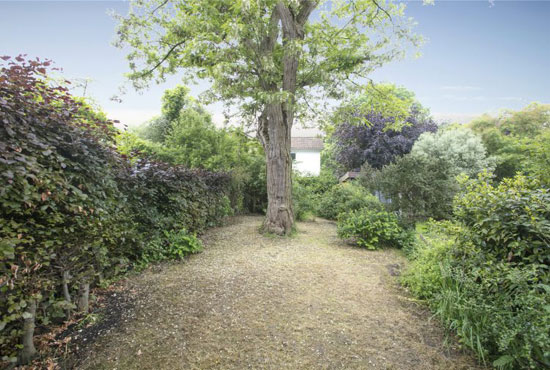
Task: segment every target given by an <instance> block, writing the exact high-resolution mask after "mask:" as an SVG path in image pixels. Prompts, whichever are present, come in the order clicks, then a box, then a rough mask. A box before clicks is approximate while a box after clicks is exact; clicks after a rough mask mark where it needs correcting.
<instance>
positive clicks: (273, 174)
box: [258, 103, 294, 235]
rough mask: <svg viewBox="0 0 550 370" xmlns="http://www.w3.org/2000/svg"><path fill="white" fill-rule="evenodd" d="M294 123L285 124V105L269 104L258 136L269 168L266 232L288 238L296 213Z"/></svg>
mask: <svg viewBox="0 0 550 370" xmlns="http://www.w3.org/2000/svg"><path fill="white" fill-rule="evenodd" d="M291 128H292V124H291V122H288V121H287V120H285V116H284V114H283V108H282V104H277V103H273V104H269V105H267V106H266V108H265V110H264V112H263V114H262V116H261V117H260V125H259V130H258V135H259V137H260V141H261V142H262V144H263V146H264V150H265V156H266V164H267V200H268V202H267V213H266V218H265V221H264V224H263V230H264V231H265V232H269V233H274V234H277V235H288V234H290V232H291V231H292V226H293V224H294V213H293V210H292V193H291V191H292V179H291V174H292V160H291V157H290V131H291Z"/></svg>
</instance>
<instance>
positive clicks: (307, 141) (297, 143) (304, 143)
mask: <svg viewBox="0 0 550 370" xmlns="http://www.w3.org/2000/svg"><path fill="white" fill-rule="evenodd" d="M290 149H291V150H323V139H321V138H320V137H292V138H291V140H290Z"/></svg>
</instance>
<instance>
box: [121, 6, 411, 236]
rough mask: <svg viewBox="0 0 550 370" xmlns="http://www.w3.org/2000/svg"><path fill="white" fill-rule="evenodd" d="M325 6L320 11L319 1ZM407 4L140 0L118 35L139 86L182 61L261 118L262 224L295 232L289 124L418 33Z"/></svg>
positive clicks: (254, 118)
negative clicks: (264, 183) (264, 178)
mask: <svg viewBox="0 0 550 370" xmlns="http://www.w3.org/2000/svg"><path fill="white" fill-rule="evenodd" d="M316 9H317V10H318V12H315V13H314V11H315V10H316ZM403 13H404V5H403V4H401V3H398V2H393V1H391V0H378V1H377V0H352V1H343V0H332V1H325V0H210V1H205V0H187V1H170V0H139V1H138V0H135V1H133V2H132V6H131V10H130V12H129V14H128V15H127V16H125V17H119V20H120V24H119V27H118V33H117V34H118V41H117V45H119V46H120V47H128V48H129V49H130V52H129V54H128V59H129V62H130V68H131V70H132V71H131V73H130V74H129V77H130V79H131V80H132V81H133V82H134V84H135V86H137V87H142V86H144V85H147V83H148V82H149V81H151V80H155V79H156V80H163V79H164V77H165V76H166V75H167V74H171V73H174V72H176V71H177V70H179V69H182V70H183V71H184V72H185V73H186V76H187V77H189V78H203V79H207V80H210V81H211V82H212V89H211V91H210V92H209V96H210V98H212V99H219V100H223V101H225V102H226V103H228V104H231V105H232V106H233V107H238V108H239V110H240V111H241V113H242V115H243V117H246V118H248V119H249V121H250V122H254V123H255V124H257V132H258V137H259V139H260V141H261V142H262V144H263V146H264V149H265V155H266V159H267V192H268V208H267V215H266V220H265V222H264V230H265V231H268V232H273V233H276V234H288V233H289V232H290V231H291V229H292V226H293V222H294V220H293V219H294V217H293V210H292V201H291V165H292V160H291V157H290V132H291V128H292V125H293V123H294V120H295V118H296V117H300V116H302V115H303V114H304V113H306V112H307V107H308V99H310V100H311V99H312V98H313V97H316V98H321V99H326V98H338V97H341V96H342V94H343V93H344V92H345V91H346V90H347V88H351V86H354V84H353V83H351V81H352V80H354V79H357V78H361V77H367V76H368V75H369V73H370V72H371V71H372V70H373V69H375V68H376V67H379V66H380V65H382V64H383V63H385V62H387V61H389V60H391V59H393V58H395V57H397V56H400V55H401V53H402V52H401V51H400V50H401V47H400V45H399V44H400V42H399V41H401V40H403V39H405V40H408V41H412V42H413V43H416V42H417V41H418V38H416V37H415V36H414V35H412V33H411V32H410V28H411V22H410V21H409V20H408V19H406V18H404V17H403Z"/></svg>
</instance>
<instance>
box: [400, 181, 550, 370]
mask: <svg viewBox="0 0 550 370" xmlns="http://www.w3.org/2000/svg"><path fill="white" fill-rule="evenodd" d="M463 186H464V190H463V191H462V192H461V193H460V195H459V196H458V197H457V198H456V201H455V215H456V219H457V221H458V222H459V225H458V226H456V227H455V226H453V227H445V228H440V229H439V230H436V234H435V236H432V235H429V237H428V238H427V242H424V243H423V242H417V243H416V249H415V250H414V251H413V253H412V255H413V262H412V264H411V267H410V270H409V271H408V272H407V273H406V274H405V277H404V283H405V284H406V285H407V286H408V287H409V288H410V289H411V291H412V292H413V293H414V294H416V295H417V296H419V297H421V298H426V299H428V301H429V303H430V305H431V307H432V308H433V310H434V311H435V312H436V315H437V316H438V317H439V318H440V319H441V321H442V322H443V323H444V324H445V325H446V326H447V327H448V328H450V329H452V330H455V331H456V332H457V334H458V335H459V337H460V338H461V342H462V343H463V344H464V345H466V346H468V347H470V348H472V349H473V350H474V351H476V353H477V354H478V356H479V357H480V359H481V360H482V361H484V362H485V361H492V363H493V365H494V366H497V367H501V368H509V369H512V368H533V369H534V368H543V367H548V366H550V335H549V333H550V311H549V307H550V272H549V266H550V258H549V256H550V252H549V251H550V248H549V243H550V212H549V207H550V206H549V205H550V194H549V192H548V190H547V189H543V188H540V187H539V184H538V183H537V182H536V181H534V180H529V179H527V178H525V177H523V176H519V175H518V176H516V177H515V178H513V179H505V180H504V181H503V182H502V183H501V184H499V185H498V186H494V185H493V184H492V183H491V182H490V176H489V175H487V174H484V175H481V176H480V177H479V178H478V179H477V180H469V181H466V180H463ZM432 231H433V230H432Z"/></svg>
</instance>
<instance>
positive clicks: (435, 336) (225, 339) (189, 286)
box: [80, 216, 476, 370]
mask: <svg viewBox="0 0 550 370" xmlns="http://www.w3.org/2000/svg"><path fill="white" fill-rule="evenodd" d="M261 221H262V219H261V218H260V217H255V216H246V217H238V218H235V219H233V220H232V223H231V224H230V225H228V226H225V227H221V228H217V229H213V230H211V231H209V232H208V234H207V235H206V236H205V245H206V248H205V251H204V252H203V253H201V254H198V255H195V256H192V257H191V258H190V259H188V260H186V261H184V262H181V263H172V264H167V265H162V266H160V267H156V268H154V269H150V270H148V271H146V272H144V273H142V274H140V275H139V276H136V277H134V278H131V279H129V281H128V283H127V284H128V289H129V290H131V291H133V292H137V296H138V297H139V298H138V299H137V302H136V305H135V308H134V309H133V310H132V312H127V314H126V315H125V317H126V319H125V322H123V323H122V324H121V326H120V327H119V328H118V329H116V330H114V331H112V332H111V333H109V334H107V335H105V336H103V337H101V338H100V339H98V340H97V341H96V342H95V343H94V344H93V345H91V346H89V347H90V348H88V350H87V353H86V354H84V355H83V356H82V357H81V359H80V364H81V365H80V368H83V369H155V370H159V369H473V368H476V365H475V362H474V361H473V360H472V359H471V357H470V356H468V355H466V354H464V353H461V352H459V351H457V350H456V349H454V348H453V345H452V344H451V345H449V344H446V345H445V344H444V342H445V335H444V333H443V331H442V330H441V329H440V328H439V327H438V326H437V324H436V323H435V322H434V321H430V315H429V313H428V312H426V310H425V309H424V308H422V307H420V306H418V305H417V304H415V303H413V302H412V300H411V299H410V298H409V296H408V295H407V294H406V293H405V292H404V291H403V290H401V289H400V288H399V287H398V286H397V280H396V278H395V277H393V276H391V275H392V274H393V273H394V272H395V271H396V270H398V268H399V266H402V265H403V264H404V260H403V258H402V257H401V256H400V255H399V253H398V252H396V251H392V250H384V251H375V252H371V251H366V250H363V249H359V248H352V247H349V246H346V245H345V244H343V243H342V242H340V241H339V240H338V238H337V237H336V228H335V226H334V224H333V223H330V222H328V221H323V220H317V221H316V222H306V223H299V224H298V230H299V232H298V233H297V235H296V236H294V237H292V238H286V239H282V238H271V237H266V236H262V235H259V234H258V228H259V226H260V224H261ZM448 341H449V342H452V340H448Z"/></svg>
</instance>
